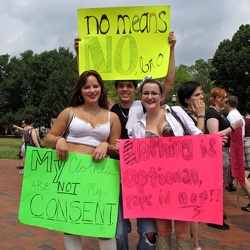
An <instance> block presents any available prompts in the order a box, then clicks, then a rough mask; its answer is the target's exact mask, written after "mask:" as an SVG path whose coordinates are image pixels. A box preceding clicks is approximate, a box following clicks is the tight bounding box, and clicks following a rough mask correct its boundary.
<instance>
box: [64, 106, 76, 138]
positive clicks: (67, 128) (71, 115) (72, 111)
mask: <svg viewBox="0 0 250 250" xmlns="http://www.w3.org/2000/svg"><path fill="white" fill-rule="evenodd" d="M74 111H75V108H74V107H70V111H69V117H68V122H67V126H66V129H65V130H64V132H63V133H62V137H65V136H66V135H67V133H68V130H69V125H70V123H71V121H72V119H73V116H74Z"/></svg>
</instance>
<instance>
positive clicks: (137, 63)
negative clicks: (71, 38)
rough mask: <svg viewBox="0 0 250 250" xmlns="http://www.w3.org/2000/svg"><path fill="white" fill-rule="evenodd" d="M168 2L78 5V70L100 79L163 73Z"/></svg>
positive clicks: (168, 24)
mask: <svg viewBox="0 0 250 250" xmlns="http://www.w3.org/2000/svg"><path fill="white" fill-rule="evenodd" d="M169 31H170V7H169V6H137V7H116V8H114V7H113V8H90V9H78V35H79V37H80V38H81V39H82V41H81V42H80V43H79V71H80V73H82V72H83V71H85V70H90V69H94V70H96V71H98V72H99V73H100V74H101V76H102V78H103V79H104V80H124V79H125V80H140V79H143V78H144V77H145V76H146V75H151V76H153V78H161V77H163V76H165V75H166V72H167V70H168V63H169V52H170V46H169V44H168V33H169Z"/></svg>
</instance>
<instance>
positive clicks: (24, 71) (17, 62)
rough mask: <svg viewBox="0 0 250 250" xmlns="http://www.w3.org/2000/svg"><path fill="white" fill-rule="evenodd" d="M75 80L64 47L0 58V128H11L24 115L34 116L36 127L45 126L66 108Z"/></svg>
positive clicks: (70, 56)
mask: <svg viewBox="0 0 250 250" xmlns="http://www.w3.org/2000/svg"><path fill="white" fill-rule="evenodd" d="M77 78H78V72H77V63H76V58H75V56H73V54H72V52H69V50H68V49H65V48H59V49H58V50H52V51H45V52H43V53H41V54H39V55H37V54H34V53H33V51H31V50H28V51H25V52H23V53H21V54H20V58H16V57H13V58H11V59H10V60H9V56H8V55H3V56H0V95H1V96H0V97H1V99H0V100H1V101H0V114H1V116H0V129H1V130H5V129H6V128H9V129H11V127H12V124H13V123H17V124H19V123H20V122H21V120H23V118H24V117H25V115H26V114H33V115H34V116H35V117H36V126H43V125H46V126H48V123H49V120H50V118H52V117H57V115H58V114H59V112H60V111H61V110H62V109H63V108H65V107H66V106H67V103H68V98H69V95H70V94H71V91H72V88H73V86H74V84H75V82H76V80H77Z"/></svg>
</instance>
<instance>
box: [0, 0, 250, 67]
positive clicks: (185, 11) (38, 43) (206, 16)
mask: <svg viewBox="0 0 250 250" xmlns="http://www.w3.org/2000/svg"><path fill="white" fill-rule="evenodd" d="M148 5H153V6H156V5H170V7H171V29H172V30H174V31H175V34H176V36H177V40H178V42H177V44H176V65H177V66H178V65H179V64H185V65H192V64H194V63H195V60H197V59H204V60H207V59H210V58H212V57H213V55H214V53H215V51H216V49H217V48H218V45H219V44H220V42H222V41H223V40H224V39H230V40H231V38H232V36H233V35H234V33H235V32H236V31H237V30H238V28H239V27H240V25H241V24H249V23H250V0H239V1H236V0H151V1H150V0H136V1H135V0H123V1H122V0H1V5H0V27H1V31H0V55H3V54H9V55H11V56H17V57H19V55H20V53H22V52H24V51H26V50H29V49H30V50H33V52H34V53H37V54H39V53H41V52H43V51H46V50H52V49H58V48H59V47H65V48H69V49H70V51H73V39H74V37H77V29H78V27H77V9H78V8H89V7H90V8H91V7H92V8H94V7H110V6H148Z"/></svg>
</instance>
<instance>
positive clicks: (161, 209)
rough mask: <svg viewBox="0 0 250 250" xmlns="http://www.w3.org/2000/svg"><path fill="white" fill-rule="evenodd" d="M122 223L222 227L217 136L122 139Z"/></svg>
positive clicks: (219, 148) (219, 139)
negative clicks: (167, 222) (150, 220)
mask: <svg viewBox="0 0 250 250" xmlns="http://www.w3.org/2000/svg"><path fill="white" fill-rule="evenodd" d="M119 148H120V163H121V177H122V197H123V209H124V216H125V218H162V219H172V220H183V221H199V222H211V223H217V224H222V217H223V216H222V215H223V205H222V204H223V179H222V169H223V168H222V140H221V137H220V136H219V135H197V136H194V135H192V136H176V137H157V138H144V139H143V138H142V139H131V140H121V142H120V146H119Z"/></svg>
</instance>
